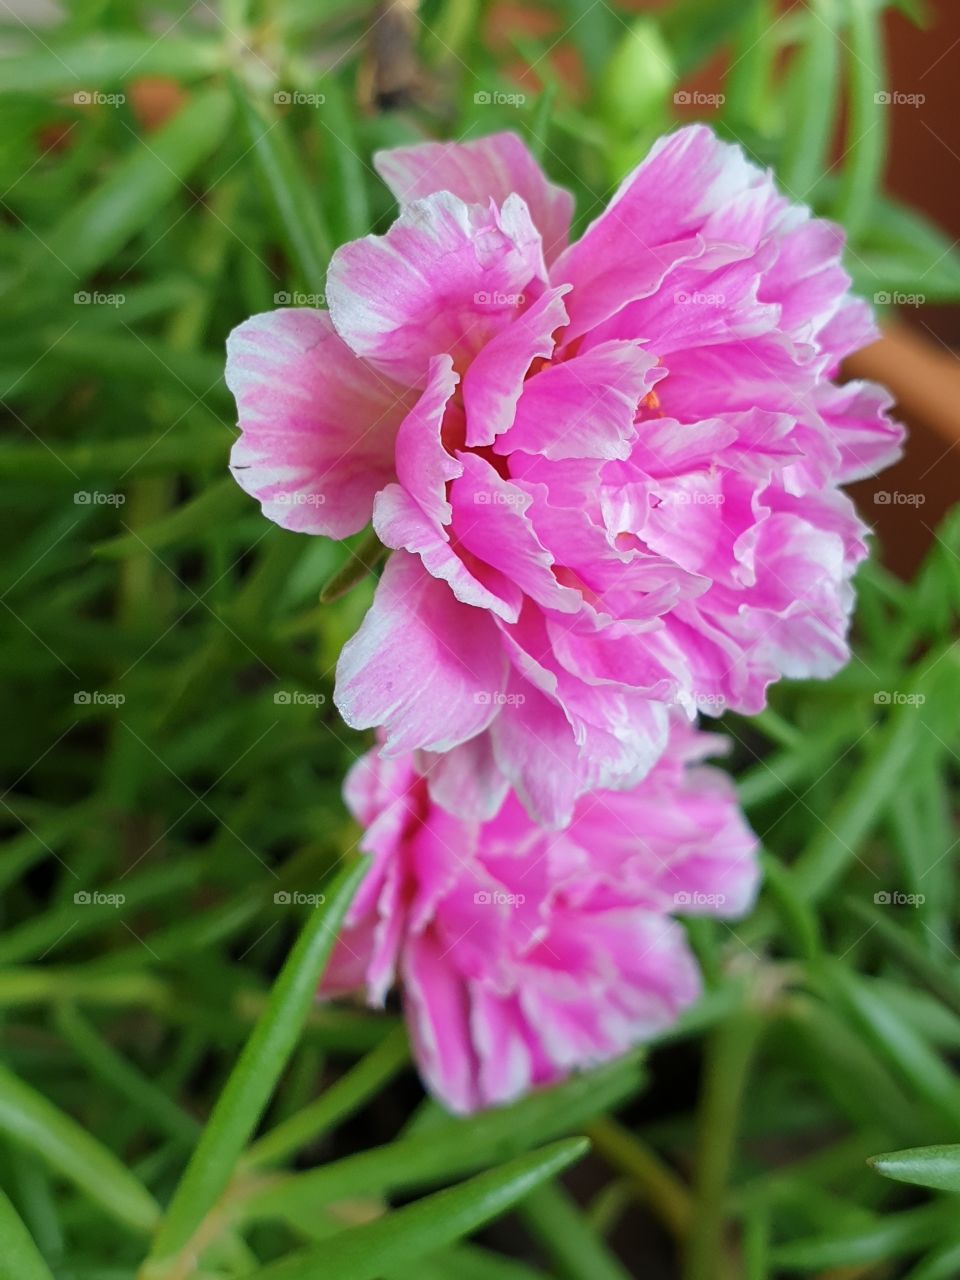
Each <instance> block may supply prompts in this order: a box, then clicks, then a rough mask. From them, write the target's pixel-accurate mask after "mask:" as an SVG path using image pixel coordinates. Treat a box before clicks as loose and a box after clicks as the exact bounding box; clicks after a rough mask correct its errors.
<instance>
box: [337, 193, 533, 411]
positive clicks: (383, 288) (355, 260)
mask: <svg viewBox="0 0 960 1280" xmlns="http://www.w3.org/2000/svg"><path fill="white" fill-rule="evenodd" d="M544 274H545V269H544V266H543V257H542V252H541V245H540V235H539V233H538V231H537V229H536V227H535V226H534V225H533V223H532V222H531V220H530V215H529V212H528V210H527V207H526V205H525V204H524V203H523V201H522V200H521V199H520V197H519V196H509V197H508V198H507V200H506V201H505V203H504V205H503V208H502V210H497V208H496V206H492V207H488V206H487V205H481V204H465V203H464V202H463V201H462V200H459V199H458V198H457V197H456V196H454V195H451V194H450V192H448V191H440V192H437V193H436V194H434V195H431V196H427V197H426V198H425V199H423V200H418V201H416V202H415V203H414V204H410V205H407V206H406V207H405V208H404V209H403V210H402V211H401V214H400V217H399V218H398V219H397V221H396V222H395V223H394V224H393V226H392V227H391V228H390V229H389V231H388V232H387V233H386V235H383V236H365V237H364V238H363V239H362V240H354V241H351V242H350V243H349V244H345V245H342V246H341V247H340V248H339V249H338V250H337V251H336V253H335V254H334V255H333V258H332V259H331V262H330V269H329V271H328V273H327V298H328V301H329V304H330V314H331V316H332V317H333V322H334V324H335V325H336V328H337V332H338V333H339V334H340V336H341V337H342V338H343V340H344V341H345V342H346V343H347V345H348V346H349V347H350V348H351V349H352V350H353V351H355V352H356V353H357V355H360V356H363V357H364V358H365V359H368V360H370V361H371V362H372V363H373V364H375V365H376V366H377V368H379V369H382V370H384V371H385V372H386V373H389V374H390V375H391V376H392V377H395V378H396V379H397V380H398V381H400V382H402V383H405V384H414V385H420V384H422V383H423V381H424V379H425V378H426V375H427V368H428V366H429V363H430V359H431V357H433V356H435V355H438V354H440V353H441V352H449V353H450V354H451V355H452V356H453V358H454V361H455V363H456V365H457V367H458V368H463V367H466V364H467V362H468V361H469V360H470V359H471V358H472V356H473V355H474V354H475V353H476V352H477V351H479V350H480V348H481V347H482V346H483V345H484V343H485V342H487V341H488V340H489V339H490V338H491V337H493V335H494V334H495V333H497V332H499V330H500V329H502V328H503V327H504V326H505V325H506V324H507V323H509V321H510V319H511V318H512V316H513V315H514V314H515V313H516V310H517V307H518V306H520V305H522V302H523V299H524V298H525V297H526V296H527V295H529V296H531V297H532V296H534V295H535V294H536V293H539V292H540V290H541V289H542V283H541V282H542V279H543V277H544Z"/></svg>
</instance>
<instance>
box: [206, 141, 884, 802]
mask: <svg viewBox="0 0 960 1280" xmlns="http://www.w3.org/2000/svg"><path fill="white" fill-rule="evenodd" d="M376 163H377V167H378V169H379V172H380V173H381V175H382V176H383V177H384V179H385V180H386V182H387V183H388V184H389V186H390V187H391V189H392V190H393V192H394V193H395V195H396V196H397V198H398V200H399V202H400V208H401V211H400V216H399V218H398V219H397V220H396V222H394V223H393V225H392V226H391V227H390V228H389V230H388V231H387V232H386V234H385V235H382V236H368V237H366V238H364V239H362V240H358V241H355V242H353V243H351V244H347V245H345V246H343V247H342V248H340V249H339V250H338V251H337V252H336V253H335V254H334V257H333V260H332V262H331V266H330V270H329V275H328V279H327V285H326V289H327V302H328V305H329V312H325V311H319V310H312V309H301V310H296V309H294V310H279V311H274V312H271V313H268V314H265V315H260V316H254V317H253V318H252V319H250V320H248V321H246V323H244V324H242V325H241V326H240V327H239V328H238V329H237V330H236V331H235V332H234V333H233V335H232V336H231V339H230V343H229V364H228V374H227V377H228V382H229V384H230V386H231V388H232V390H233V392H234V394H235V396H236V399H237V403H238V406H239V418H240V427H241V431H242V434H241V436H240V438H239V440H238V441H237V443H236V445H235V447H234V451H233V458H232V463H233V467H234V474H235V475H236V477H237V480H238V481H239V483H240V484H241V485H243V487H244V488H245V489H246V490H247V491H248V492H250V493H251V494H254V495H255V496H256V497H257V498H258V499H259V500H260V501H261V503H262V505H263V510H264V512H265V513H266V514H267V515H268V516H269V517H270V518H271V519H273V520H276V521H277V522H278V523H280V524H282V525H284V526H285V527H286V528H290V529H297V530H301V531H304V532H308V533H315V534H325V535H328V536H330V537H334V538H342V537H345V536H346V535H348V534H352V533H355V532H357V531H358V530H359V529H361V528H362V527H363V526H364V525H366V524H367V523H368V522H369V521H370V520H371V519H372V521H373V526H374V529H375V530H376V532H377V534H378V536H379V537H380V538H381V540H382V541H383V542H384V543H385V544H386V545H387V546H388V547H389V548H391V549H393V554H392V555H391V556H390V559H389V560H388V562H387V564H386V568H385V570H384V573H383V576H382V579H381V581H380V583H379V586H378V588H377V592H376V596H375V599H374V602H373V605H372V607H371V609H370V611H369V613H368V614H367V616H366V619H365V620H364V622H363V624H362V626H361V627H360V630H359V631H358V633H357V634H356V636H355V637H354V638H353V639H352V640H351V641H350V642H349V643H348V644H347V646H346V648H345V649H344V651H343V655H342V657H341V660H340V664H339V668H338V673H337V688H336V702H337V705H338V707H339V708H340V711H341V714H342V715H343V717H344V719H345V720H346V721H347V722H348V723H349V724H350V725H352V726H354V727H357V728H365V727H370V726H377V727H379V728H381V729H382V733H383V745H382V753H383V754H384V755H385V756H387V757H397V758H402V759H403V760H405V761H406V760H409V759H410V758H411V756H412V757H413V760H414V767H416V768H417V769H418V770H420V771H421V772H422V773H424V774H425V775H426V776H427V778H428V787H429V790H430V792H431V795H432V796H433V798H434V799H435V800H437V801H438V802H439V803H440V804H444V805H446V806H447V807H448V808H450V809H452V810H453V811H455V812H456V813H458V814H459V815H460V816H461V817H465V818H471V819H477V820H481V819H485V818H491V817H492V815H494V814H495V813H498V812H499V811H500V810H501V806H502V805H503V803H504V800H505V797H506V795H507V792H508V789H510V788H513V789H514V790H515V792H516V793H517V795H519V797H520V799H521V801H522V802H523V804H524V805H525V807H526V808H527V811H528V812H529V813H530V814H531V815H532V816H533V817H534V818H535V819H536V820H537V821H540V822H542V823H544V824H547V825H550V826H552V827H562V826H563V825H565V824H566V823H568V822H569V821H570V820H571V818H572V816H573V814H574V806H575V802H576V800H577V798H578V797H579V796H582V795H584V794H585V793H587V792H590V791H593V790H596V789H603V790H615V789H621V788H623V789H629V788H632V787H634V786H636V784H637V783H638V782H639V781H640V780H641V779H642V778H643V777H644V776H645V774H646V773H647V772H648V770H649V769H650V768H651V767H652V766H653V764H654V763H655V761H656V760H657V759H658V758H659V757H660V755H661V753H662V752H663V751H664V749H665V746H666V742H667V736H668V725H669V722H670V718H671V709H675V708H676V707H678V706H679V707H680V708H682V709H683V710H685V711H686V712H687V713H688V714H690V715H692V714H693V713H694V712H695V711H696V710H697V709H702V710H706V711H721V710H723V709H725V708H728V707H729V708H735V709H736V710H738V711H741V712H746V713H752V712H756V711H758V710H760V709H761V708H762V707H763V705H764V701H765V690H766V688H767V686H768V685H769V684H770V683H771V681H774V680H776V679H778V678H779V677H781V676H784V675H790V676H800V677H810V676H827V675H829V674H831V673H832V672H834V671H836V670H837V669H838V667H840V666H841V665H842V664H843V663H844V661H845V660H846V659H847V657H848V649H847V641H846V633H847V625H848V617H849V613H850V609H851V603H852V591H851V586H850V581H851V575H852V574H853V571H854V569H855V568H856V566H857V564H858V563H859V562H860V560H861V559H862V558H863V556H864V554H865V548H864V532H865V530H864V526H863V525H862V523H861V522H860V521H859V520H858V518H857V516H856V514H855V512H854V509H853V506H852V504H851V502H850V500H849V498H848V497H847V496H846V495H845V494H844V493H843V492H842V490H841V489H840V487H839V486H840V485H842V484H844V483H846V482H847V481H850V480H855V479H857V478H859V477H862V476H866V475H870V474H872V473H873V472H874V471H876V470H878V469H879V468H881V467H883V466H885V465H886V464H887V463H889V462H890V461H891V460H892V459H894V458H895V457H896V455H897V452H898V447H899V440H900V431H899V429H898V428H897V427H896V426H895V425H893V424H891V422H890V421H889V420H888V418H887V414H886V411H887V408H888V397H887V396H886V394H885V393H884V392H883V391H882V390H880V389H879V388H878V387H875V386H872V385H870V384H866V383H857V382H854V383H847V384H846V385H843V386H840V385H837V383H836V382H835V381H834V379H835V377H836V374H837V370H838V366H839V362H840V360H841V359H842V358H843V357H844V356H845V355H846V354H848V353H849V352H851V351H854V350H855V349H857V348H858V347H860V346H862V345H863V344H864V343H866V342H868V341H869V340H870V339H871V338H872V337H873V336H874V330H873V326H872V322H871V318H870V314H869V311H868V308H867V307H866V305H865V304H864V303H863V302H861V301H858V300H856V299H854V298H852V297H851V296H850V294H849V292H848V286H849V280H848V277H847V276H846V274H845V273H844V271H843V269H842V267H841V265H840V256H841V248H842V236H841V233H840V231H839V230H838V229H837V228H836V227H834V226H832V225H830V224H828V223H826V222H823V221H820V220H818V219H815V218H812V217H811V216H810V214H809V211H808V210H806V209H805V208H801V207H799V206H797V205H794V204H791V203H790V202H789V201H788V200H787V199H785V198H784V197H783V196H782V195H780V194H779V192H778V191H777V188H776V186H775V184H774V181H773V179H772V177H771V175H770V174H769V173H764V172H763V171H761V170H760V169H758V168H756V167H755V166H753V165H752V164H750V163H748V161H747V160H746V159H745V158H744V156H743V154H742V152H741V151H740V150H739V149H738V148H737V147H734V146H730V145H728V144H726V143H722V142H720V141H718V140H717V139H716V138H715V137H714V135H713V134H712V133H711V132H710V130H709V129H707V128H706V127H704V126H694V127H691V128H685V129H682V130H680V131H679V132H677V133H675V134H673V135H671V136H669V137H667V138H664V139H662V140H661V141H660V142H659V143H658V144H657V145H656V146H655V147H654V148H653V149H652V151H651V152H650V154H649V156H648V157H647V159H646V160H645V161H644V162H643V163H642V164H641V165H640V166H639V167H638V168H637V169H636V170H635V171H634V172H633V173H632V174H630V176H629V177H628V178H626V179H625V181H624V182H623V184H622V186H621V188H620V190H619V191H618V192H617V194H616V195H615V197H614V198H613V200H612V201H611V203H610V204H609V206H608V207H607V208H606V209H605V210H604V212H603V213H601V214H600V216H599V217H598V218H596V220H595V221H593V222H592V223H591V224H590V225H589V226H588V227H587V229H586V231H585V232H584V234H583V235H582V236H581V237H580V238H579V239H578V240H576V241H575V242H573V243H572V244H571V243H569V223H570V217H571V210H572V201H571V199H570V196H569V195H568V194H567V193H566V192H565V191H563V190H561V189H560V188H558V187H556V186H554V185H553V184H551V183H550V182H549V181H548V180H547V179H546V178H545V177H544V175H543V173H542V172H541V170H540V168H539V166H538V165H537V164H536V162H535V161H534V159H533V158H532V156H531V155H530V153H529V152H528V151H527V149H526V147H525V146H524V144H523V143H522V142H521V141H520V140H519V138H517V137H515V136H513V135H512V134H501V135H497V136H493V137H488V138H483V139H481V140H479V141H477V142H470V143H466V144H456V143H447V144H443V143H427V144H425V145H422V146H415V147H409V148H400V149H398V150H394V151H389V152H386V153H382V154H381V155H379V156H378V157H377V160H376Z"/></svg>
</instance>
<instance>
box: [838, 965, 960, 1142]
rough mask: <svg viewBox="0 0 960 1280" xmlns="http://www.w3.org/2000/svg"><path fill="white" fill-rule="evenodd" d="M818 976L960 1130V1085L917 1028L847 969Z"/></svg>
mask: <svg viewBox="0 0 960 1280" xmlns="http://www.w3.org/2000/svg"><path fill="white" fill-rule="evenodd" d="M815 972H817V973H819V974H820V975H822V981H823V986H824V989H825V991H826V992H827V994H828V996H829V997H830V998H831V999H832V1000H833V1001H834V1002H835V1003H836V1004H837V1006H838V1008H839V1009H840V1010H841V1011H842V1012H843V1013H844V1014H846V1016H847V1017H849V1018H850V1019H852V1021H853V1022H854V1024H855V1025H857V1026H859V1027H860V1028H861V1029H862V1030H863V1033H864V1035H865V1036H866V1037H867V1038H868V1039H869V1040H870V1041H871V1042H872V1044H873V1046H874V1048H875V1049H876V1050H877V1051H878V1052H879V1053H880V1054H881V1055H882V1057H883V1058H885V1059H886V1060H887V1062H889V1064H890V1065H891V1067H892V1068H893V1069H894V1070H895V1071H896V1072H897V1073H898V1074H899V1075H900V1076H901V1078H902V1079H903V1080H905V1081H906V1083H907V1084H908V1085H909V1086H910V1087H911V1089H912V1090H913V1091H914V1092H915V1093H916V1094H918V1095H919V1096H920V1097H921V1098H923V1099H925V1100H926V1101H927V1102H928V1103H929V1104H930V1105H931V1106H932V1107H934V1108H936V1110H937V1111H938V1112H939V1113H940V1115H941V1116H942V1117H943V1118H944V1119H945V1120H946V1121H947V1122H948V1123H949V1124H951V1125H953V1126H955V1127H957V1128H960V1080H958V1079H957V1077H956V1076H955V1075H954V1074H953V1072H952V1071H950V1070H949V1068H948V1067H947V1066H946V1065H945V1064H944V1062H943V1061H942V1060H941V1059H940V1058H939V1057H938V1056H937V1054H936V1053H934V1051H933V1050H932V1049H931V1048H930V1047H929V1045H928V1044H927V1043H926V1042H925V1041H924V1040H923V1039H921V1037H920V1036H919V1035H918V1034H917V1032H916V1031H915V1030H914V1029H913V1027H911V1026H909V1025H908V1024H907V1023H906V1022H904V1020H903V1019H902V1018H900V1017H899V1016H898V1015H897V1014H896V1012H895V1011H894V1010H893V1009H892V1008H891V1006H890V1004H889V1002H888V1001H886V1000H884V999H883V998H882V996H879V995H877V994H876V993H875V992H874V991H873V990H872V989H871V986H870V983H869V980H868V979H865V978H862V977H861V976H860V975H859V974H855V973H852V972H850V970H849V969H848V968H847V966H845V965H843V964H841V963H839V962H838V961H833V960H830V959H824V960H823V961H822V962H821V963H820V965H819V966H818V967H817V970H816V971H815Z"/></svg>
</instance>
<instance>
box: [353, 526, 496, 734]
mask: <svg viewBox="0 0 960 1280" xmlns="http://www.w3.org/2000/svg"><path fill="white" fill-rule="evenodd" d="M496 637H497V631H496V627H495V624H494V622H493V619H492V618H491V617H490V615H489V614H488V613H487V612H486V611H485V610H482V609H470V607H469V606H468V605H464V604H460V603H459V601H457V600H456V599H454V597H453V596H452V595H451V593H450V591H449V589H448V588H447V585H446V584H445V583H443V582H439V581H438V580H437V579H436V578H432V577H431V576H430V575H429V574H428V573H427V572H426V570H425V569H424V568H423V566H422V565H421V564H420V562H419V560H417V559H416V558H415V557H414V556H411V555H408V554H407V553H406V552H404V551H397V552H394V554H393V555H392V556H391V557H390V559H389V560H388V561H387V565H386V568H385V569H384V571H383V577H382V578H381V580H380V583H379V585H378V587H377V592H376V595H375V596H374V600H373V604H372V605H371V606H370V609H369V611H368V613H367V616H366V617H365V618H364V620H363V623H362V625H361V627H360V630H359V631H358V632H357V634H356V635H355V636H354V637H353V639H352V640H350V641H348V643H347V644H346V645H345V646H344V649H343V652H342V653H341V655H340V661H339V662H338V663H337V686H336V693H335V695H334V698H335V702H336V704H337V708H338V709H339V711H340V714H341V715H342V716H343V718H344V720H345V721H346V722H347V724H349V725H350V726H351V727H352V728H354V729H368V728H370V727H372V726H373V725H382V726H383V727H384V737H385V743H384V750H385V751H386V752H388V753H389V754H392V755H397V754H399V753H400V752H403V751H414V750H416V749H417V748H421V747H422V748H423V749H425V750H427V751H449V750H450V748H451V747H455V746H456V745H457V744H458V743H460V742H466V741H467V739H468V738H472V737H473V736H474V734H477V733H480V732H481V731H482V730H483V729H485V728H486V727H487V725H488V724H489V723H490V721H491V719H492V718H493V716H494V715H495V714H496V710H497V705H496V699H497V695H498V694H499V693H500V691H501V690H502V689H503V684H504V679H505V666H506V662H505V658H504V656H503V653H502V651H501V649H500V646H499V644H498V643H497V639H496Z"/></svg>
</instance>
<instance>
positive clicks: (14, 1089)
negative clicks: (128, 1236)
mask: <svg viewBox="0 0 960 1280" xmlns="http://www.w3.org/2000/svg"><path fill="white" fill-rule="evenodd" d="M0 1132H2V1133H4V1134H6V1135H7V1137H9V1138H11V1139H12V1140H13V1141H14V1142H16V1143H19V1145H20V1146H23V1147H26V1148H27V1149H28V1150H30V1151H34V1152H36V1154H37V1155H39V1156H41V1157H42V1158H43V1160H44V1161H45V1162H46V1163H47V1164H48V1165H49V1166H50V1167H51V1168H52V1169H55V1170H56V1171H57V1172H58V1173H60V1174H62V1175H63V1176H64V1177H65V1178H69V1180H70V1181H71V1182H73V1183H75V1185H76V1186H77V1187H78V1188H79V1190H80V1191H82V1192H83V1193H84V1194H85V1195H86V1196H88V1197H89V1198H90V1199H91V1200H93V1201H95V1202H96V1203H97V1204H98V1205H100V1207H101V1208H102V1209H104V1210H105V1211H106V1212H107V1213H108V1214H109V1215H110V1216H111V1217H112V1218H114V1219H115V1220H116V1221H117V1222H119V1223H122V1224H123V1226H125V1227H129V1228H131V1229H132V1230H134V1231H138V1232H145V1231H150V1230H151V1229H152V1228H153V1226H154V1225H155V1224H156V1222H157V1220H158V1218H159V1209H158V1207H157V1205H156V1203H155V1202H154V1200H153V1197H152V1196H151V1195H150V1194H149V1192H148V1191H147V1190H146V1189H145V1188H144V1187H143V1186H142V1185H141V1184H140V1183H139V1182H138V1181H137V1179H136V1178H135V1177H134V1176H133V1174H132V1173H130V1172H128V1170H127V1169H125V1168H124V1166H123V1165H122V1164H121V1163H120V1161H119V1160H118V1159H117V1158H116V1156H114V1155H113V1153H112V1152H110V1151H108V1150H107V1148H106V1147H104V1146H101V1144H100V1143H99V1142H98V1141H97V1140H96V1138H93V1137H91V1136H90V1134H89V1133H87V1131H86V1130H85V1129H83V1128H81V1126H80V1125H78V1124H77V1122H76V1121H75V1120H73V1119H71V1118H70V1116H68V1115H66V1114H65V1113H64V1112H62V1111H60V1110H58V1108H57V1107H55V1106H54V1105H53V1103H52V1102H48V1101H47V1099H46V1098H45V1097H44V1096H43V1095H42V1094H40V1093H37V1092H36V1090H35V1089H32V1088H31V1087H30V1086H29V1085H28V1084H25V1083H24V1082H23V1081H22V1080H20V1079H18V1078H17V1077H16V1076H15V1075H13V1074H12V1072H10V1071H7V1069H6V1068H5V1067H2V1066H0Z"/></svg>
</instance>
